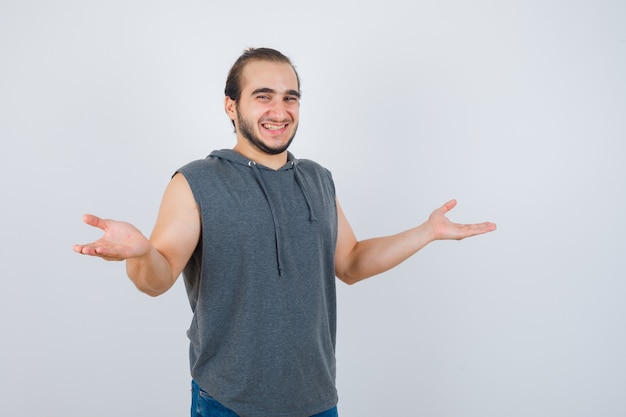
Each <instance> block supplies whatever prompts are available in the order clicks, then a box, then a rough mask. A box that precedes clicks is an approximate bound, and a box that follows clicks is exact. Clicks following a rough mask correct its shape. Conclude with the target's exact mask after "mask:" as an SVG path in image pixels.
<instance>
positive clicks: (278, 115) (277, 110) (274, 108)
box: [268, 100, 291, 121]
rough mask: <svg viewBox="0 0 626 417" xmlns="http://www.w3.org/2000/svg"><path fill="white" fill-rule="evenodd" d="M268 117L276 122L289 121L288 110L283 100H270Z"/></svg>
mask: <svg viewBox="0 0 626 417" xmlns="http://www.w3.org/2000/svg"><path fill="white" fill-rule="evenodd" d="M268 115H269V116H270V117H272V118H275V119H276V121H282V120H285V119H291V115H290V108H289V105H288V104H287V102H285V100H272V102H271V104H270V108H269V112H268Z"/></svg>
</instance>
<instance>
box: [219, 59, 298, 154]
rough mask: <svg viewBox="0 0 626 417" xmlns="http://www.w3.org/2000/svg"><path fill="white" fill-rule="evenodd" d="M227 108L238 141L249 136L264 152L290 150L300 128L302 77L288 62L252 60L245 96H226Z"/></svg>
mask: <svg viewBox="0 0 626 417" xmlns="http://www.w3.org/2000/svg"><path fill="white" fill-rule="evenodd" d="M226 111H227V113H228V114H229V116H230V117H231V119H233V120H234V121H235V127H236V131H237V136H238V140H241V139H245V141H246V142H247V145H248V146H252V147H253V148H256V150H259V151H261V152H263V153H266V154H270V155H277V154H280V153H282V152H284V151H286V150H287V148H288V147H289V145H290V143H291V141H292V140H293V138H294V136H295V134H296V130H297V129H298V117H299V111H300V92H299V90H298V79H297V78H296V74H295V72H294V70H293V68H292V67H291V65H289V64H286V63H277V62H268V61H251V62H249V63H248V64H247V65H246V66H245V67H244V69H243V72H242V77H241V97H240V98H239V100H238V101H237V102H234V101H232V100H230V98H226Z"/></svg>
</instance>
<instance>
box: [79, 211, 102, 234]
mask: <svg viewBox="0 0 626 417" xmlns="http://www.w3.org/2000/svg"><path fill="white" fill-rule="evenodd" d="M83 222H85V223H86V224H88V225H89V226H93V227H97V228H98V229H102V230H104V229H105V227H106V220H104V219H101V218H100V217H98V216H94V215H93V214H85V215H83Z"/></svg>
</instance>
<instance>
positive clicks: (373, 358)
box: [0, 0, 626, 417]
mask: <svg viewBox="0 0 626 417" xmlns="http://www.w3.org/2000/svg"><path fill="white" fill-rule="evenodd" d="M625 23H626V3H624V2H623V1H618V0H615V1H598V0H574V1H556V0H542V1H539V0H524V1H522V0H519V1H512V2H501V1H489V0H477V1H472V2H469V1H468V2H463V1H460V0H444V1H436V2H435V1H431V2H426V1H408V0H407V1H400V0H387V1H384V2H381V1H374V2H362V1H325V0H323V1H315V2H308V3H304V2H294V1H276V0H267V1H263V2H259V1H232V2H226V1H223V2H220V3H218V2H210V1H176V2H174V1H171V2H168V1H152V0H151V1H148V0H145V1H126V0H125V1H121V0H109V1H101V2H94V1H91V2H90V1H69V0H65V1H55V2H46V1H28V0H26V1H17V0H2V1H1V2H0V138H1V141H2V142H1V143H2V151H1V152H0V167H1V169H2V176H1V177H0V186H1V188H0V192H1V195H2V204H1V206H0V210H1V211H0V228H1V229H0V230H1V231H2V240H1V242H0V245H1V247H0V249H1V250H0V253H1V256H2V264H1V265H2V277H1V280H0V349H1V350H0V352H1V354H0V415H2V416H22V415H26V416H64V417H73V416H81V417H84V416H89V417H100V416H103V417H105V416H106V417H111V416H116V417H124V416H137V415H140V416H184V415H188V409H189V384H190V380H189V374H188V369H187V338H186V335H185V331H186V329H187V327H188V325H189V320H190V316H191V314H190V309H189V305H188V303H187V300H186V295H185V293H184V288H183V285H182V280H179V281H178V282H177V284H176V285H175V287H174V288H173V289H172V290H171V291H170V292H168V293H166V294H165V295H163V296H161V297H159V298H156V299H152V298H150V297H147V296H145V295H143V294H141V293H140V292H138V291H137V290H135V288H134V287H133V285H132V283H131V282H130V281H129V280H128V279H127V278H126V276H125V269H124V265H123V264H121V263H108V262H105V261H102V260H99V259H94V258H89V257H82V256H79V255H77V254H75V253H73V252H72V250H71V246H72V244H74V243H85V242H88V241H91V240H94V239H96V238H97V237H98V236H99V235H100V233H99V232H98V231H97V230H93V229H91V228H89V227H87V226H85V225H84V224H83V223H82V222H81V216H82V214H83V213H85V212H93V213H95V214H98V215H101V216H104V217H111V218H117V219H122V220H126V221H130V222H132V223H134V224H135V225H137V226H138V227H139V228H140V229H141V230H142V231H144V232H145V233H146V234H149V233H150V231H151V228H152V225H153V223H154V220H155V218H156V213H157V210H158V205H159V202H160V198H161V195H162V192H163V189H164V188H165V186H166V184H167V182H168V180H169V177H170V175H171V174H172V173H173V171H174V170H175V169H176V168H178V167H179V166H181V165H183V164H184V163H186V162H188V161H190V160H193V159H199V158H203V157H204V156H206V155H207V154H208V153H209V152H210V151H211V150H212V149H216V148H229V147H232V146H233V145H234V135H233V133H232V129H231V125H230V122H229V121H228V119H227V117H226V115H225V114H224V110H223V87H224V81H225V78H226V73H227V71H228V69H229V67H230V66H231V64H232V63H233V62H234V60H235V59H236V58H237V57H238V56H239V54H240V53H241V52H242V50H243V49H244V48H246V47H248V46H269V47H274V48H277V49H279V50H281V51H282V52H284V53H285V54H287V55H288V56H290V57H291V58H292V60H293V61H294V63H295V64H296V66H297V68H298V70H299V72H300V75H301V78H302V91H303V100H302V108H301V126H300V130H299V133H298V137H297V138H296V141H295V142H294V145H293V147H292V151H293V152H294V153H295V155H296V156H298V157H301V158H310V159H314V160H316V161H318V162H320V163H321V164H323V165H324V166H326V167H327V168H329V169H330V170H331V171H332V172H333V174H334V178H335V181H336V185H337V190H338V195H339V198H340V200H341V201H342V204H343V206H344V209H345V211H346V213H347V216H348V218H349V219H350V221H351V223H352V226H353V227H354V229H355V231H356V233H357V235H358V237H360V238H367V237H373V236H378V235H382V234H389V233H394V232H398V231H401V230H404V229H406V228H409V227H411V226H414V225H417V224H419V223H421V222H422V221H424V220H425V219H426V217H427V216H428V214H430V212H431V211H432V210H433V209H434V208H436V207H438V206H439V205H441V204H443V203H444V202H445V201H447V200H448V199H450V198H457V199H458V200H459V206H458V207H457V208H456V209H455V210H454V211H453V212H451V214H450V217H451V218H452V219H453V220H455V221H459V222H478V221H485V220H490V221H494V222H496V223H497V224H498V230H497V231H496V232H494V233H492V234H489V235H485V236H479V237H476V238H473V239H469V240H465V241H463V242H436V243H434V244H432V245H431V246H429V247H427V248H425V249H424V250H423V251H422V252H421V253H419V254H417V255H416V256H415V257H413V258H411V259H410V260H409V261H407V262H406V263H404V264H402V265H401V266H399V267H397V268H396V269H394V270H392V271H390V272H388V273H386V274H384V275H383V276H379V277H376V278H373V279H371V280H368V281H365V282H362V283H359V284H357V285H355V286H351V287H348V286H345V285H343V284H341V283H340V282H339V283H338V291H339V334H338V349H337V355H338V381H337V382H338V388H339V393H340V403H339V409H340V413H341V415H342V417H369V416H372V417H374V416H429V417H439V416H441V417H457V416H458V417H461V416H462V417H468V416H469V417H474V416H476V417H479V416H480V417H486V416H487V417H490V416H493V417H496V416H498V417H500V416H509V417H511V416H520V417H521V416H542V417H543V416H546V417H554V416H567V417H577V416H603V417H617V416H624V415H626V396H625V395H624V392H625V391H626V354H625V352H626V305H625V301H626V283H625V282H624V277H625V272H624V271H625V266H626V265H625V264H626V261H625V258H626V256H625V255H626V253H625V250H624V249H625V245H624V236H625V235H626V220H625V219H624V212H625V210H626V202H625V194H626V193H625V190H624V186H625V180H626V168H625V167H624V160H625V157H626V152H625V145H624V142H625V140H626V75H625V74H626V24H625Z"/></svg>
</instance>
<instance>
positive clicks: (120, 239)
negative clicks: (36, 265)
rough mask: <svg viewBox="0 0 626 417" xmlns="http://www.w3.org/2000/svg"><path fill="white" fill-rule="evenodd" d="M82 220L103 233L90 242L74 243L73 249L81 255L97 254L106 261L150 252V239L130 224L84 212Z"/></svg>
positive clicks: (120, 259) (134, 256) (121, 259)
mask: <svg viewBox="0 0 626 417" xmlns="http://www.w3.org/2000/svg"><path fill="white" fill-rule="evenodd" d="M83 221H84V222H85V223H87V224H88V225H90V226H93V227H97V228H99V229H102V231H104V235H103V236H102V237H101V238H100V239H98V240H96V241H94V242H91V243H86V244H83V245H74V247H73V248H74V251H75V252H78V253H80V254H83V255H90V256H98V257H100V258H102V259H105V260H107V261H123V260H125V259H129V258H137V257H141V256H144V255H146V254H148V253H149V252H150V249H151V246H152V245H151V243H150V241H149V240H148V239H147V238H146V237H145V236H144V235H143V234H142V233H141V232H140V231H139V230H138V229H137V228H136V227H135V226H133V225H132V224H130V223H126V222H120V221H116V220H110V219H101V218H100V217H97V216H94V215H92V214H85V215H84V216H83Z"/></svg>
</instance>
